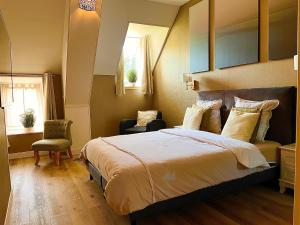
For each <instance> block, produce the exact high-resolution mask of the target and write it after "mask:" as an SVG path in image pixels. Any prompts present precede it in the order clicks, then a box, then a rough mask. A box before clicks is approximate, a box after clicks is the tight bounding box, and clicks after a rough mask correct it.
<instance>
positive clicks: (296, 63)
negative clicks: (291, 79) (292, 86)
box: [294, 55, 298, 71]
mask: <svg viewBox="0 0 300 225" xmlns="http://www.w3.org/2000/svg"><path fill="white" fill-rule="evenodd" d="M294 70H296V71H297V70H298V55H295V56H294Z"/></svg>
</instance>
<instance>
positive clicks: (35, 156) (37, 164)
mask: <svg viewBox="0 0 300 225" xmlns="http://www.w3.org/2000/svg"><path fill="white" fill-rule="evenodd" d="M34 158H35V165H36V166H39V162H40V153H39V151H37V150H34Z"/></svg>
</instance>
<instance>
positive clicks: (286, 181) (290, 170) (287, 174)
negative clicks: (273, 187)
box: [279, 144, 296, 194]
mask: <svg viewBox="0 0 300 225" xmlns="http://www.w3.org/2000/svg"><path fill="white" fill-rule="evenodd" d="M279 149H280V155H281V165H280V179H279V185H280V193H282V194H283V193H284V192H285V191H286V189H287V188H291V189H294V183H295V182H294V181H295V156H296V145H295V144H290V145H284V146H280V147H279Z"/></svg>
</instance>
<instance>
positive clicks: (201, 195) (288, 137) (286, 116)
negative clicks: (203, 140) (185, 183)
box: [87, 87, 296, 225]
mask: <svg viewBox="0 0 300 225" xmlns="http://www.w3.org/2000/svg"><path fill="white" fill-rule="evenodd" d="M234 96H238V97H240V98H244V99H249V100H258V101H259V100H266V99H278V100H280V106H279V107H278V108H277V109H276V110H274V112H273V116H272V119H271V126H270V129H269V131H268V134H267V139H268V140H273V141H277V142H279V143H281V144H290V143H294V142H295V129H296V128H295V127H296V88H294V87H284V88H258V89H244V90H226V91H208V92H199V98H200V99H203V100H213V99H222V100H223V103H224V105H223V107H222V109H221V116H222V125H223V126H224V124H225V122H226V120H227V118H228V115H229V112H230V109H231V108H232V106H234ZM270 165H271V167H270V168H269V169H266V170H264V171H261V172H257V173H254V174H251V175H248V176H246V177H243V178H240V179H236V180H232V181H228V182H224V183H222V184H219V185H216V186H211V187H208V188H204V189H200V190H197V191H195V192H192V193H189V194H186V195H183V196H179V197H176V198H172V199H169V200H165V201H161V202H157V203H155V204H153V205H150V206H148V207H146V208H145V209H143V210H140V211H136V212H133V213H131V214H130V215H129V218H130V222H131V225H136V224H137V220H138V219H139V218H141V217H145V216H150V215H153V214H155V213H158V212H162V211H165V210H171V209H174V208H178V207H180V206H183V205H188V204H190V203H192V202H195V201H199V200H203V199H207V198H209V197H212V196H214V195H217V194H222V193H226V192H229V191H233V190H237V189H242V188H245V187H247V186H250V185H254V184H259V183H263V182H266V181H272V180H276V179H278V178H279V165H278V164H276V163H274V162H272V163H270ZM87 166H88V170H89V172H90V179H91V180H94V181H95V182H96V183H97V184H98V185H99V187H100V188H101V190H103V191H104V188H105V183H106V181H105V180H104V178H103V177H102V175H101V174H100V173H99V171H98V170H97V169H96V168H95V167H94V166H93V165H92V164H91V163H89V162H88V163H87Z"/></svg>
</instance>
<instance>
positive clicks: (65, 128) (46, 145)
mask: <svg viewBox="0 0 300 225" xmlns="http://www.w3.org/2000/svg"><path fill="white" fill-rule="evenodd" d="M72 123H73V122H72V121H70V120H48V121H45V123H44V137H43V140H40V141H37V142H35V143H33V144H32V150H33V151H34V156H35V165H36V166H38V165H39V161H40V155H39V152H40V151H48V152H49V157H50V158H53V157H54V161H55V163H56V165H59V162H60V156H61V153H62V152H66V153H67V154H68V155H69V157H70V158H73V155H72V151H71V146H72V136H71V125H72Z"/></svg>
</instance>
